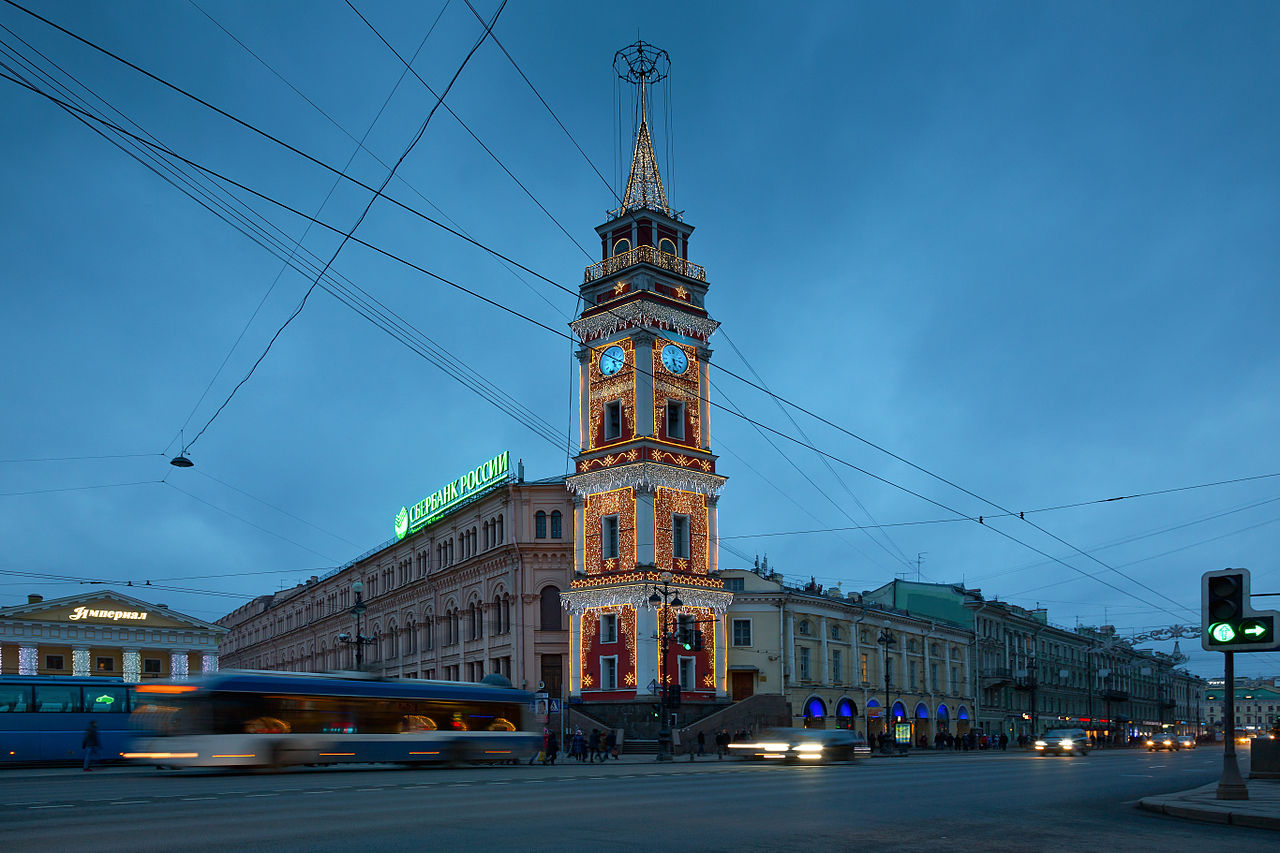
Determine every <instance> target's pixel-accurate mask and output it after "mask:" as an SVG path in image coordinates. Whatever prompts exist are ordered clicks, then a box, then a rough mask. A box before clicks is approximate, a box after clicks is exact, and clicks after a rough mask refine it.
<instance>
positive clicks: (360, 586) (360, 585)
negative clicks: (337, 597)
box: [351, 580, 364, 595]
mask: <svg viewBox="0 0 1280 853" xmlns="http://www.w3.org/2000/svg"><path fill="white" fill-rule="evenodd" d="M351 591H352V592H354V593H355V594H356V595H359V594H360V593H362V592H364V581H360V580H357V581H353V582H352V584H351Z"/></svg>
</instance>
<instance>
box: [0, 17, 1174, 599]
mask: <svg viewBox="0 0 1280 853" xmlns="http://www.w3.org/2000/svg"><path fill="white" fill-rule="evenodd" d="M5 2H6V3H9V4H10V5H14V6H17V4H16V3H13V0H5ZM18 8H21V7H18ZM24 11H25V10H24ZM37 17H38V16H37ZM42 20H43V19H42ZM55 26H56V25H55ZM59 29H62V28H61V27H59ZM77 38H79V37H77ZM99 49H100V50H103V49H102V48H99ZM104 52H106V51H105V50H104ZM126 62H127V61H126ZM143 73H146V72H143ZM5 76H6V79H9V80H11V81H12V82H15V83H17V84H19V85H24V86H25V87H26V88H29V89H31V91H34V92H36V93H37V94H40V95H41V96H43V97H46V98H49V99H51V100H54V101H56V100H57V99H56V98H53V97H52V96H50V95H48V94H47V93H44V92H41V91H40V90H38V89H36V88H34V87H31V86H26V85H25V84H24V83H23V82H22V81H21V80H18V79H16V78H14V77H9V76H7V75H5ZM149 76H152V75H149ZM166 85H169V86H171V87H172V84H167V83H166ZM174 88H175V89H176V87H174ZM214 109H216V108H214ZM220 112H221V111H220ZM237 121H238V120H237ZM117 129H118V130H119V131H120V132H123V133H126V134H127V133H128V131H125V130H123V128H117ZM257 132H259V133H263V134H264V135H266V134H265V132H263V131H257ZM129 135H131V136H134V137H135V138H138V137H136V135H135V134H129ZM141 141H143V142H144V144H148V145H152V146H155V143H150V142H147V141H146V140H141ZM286 145H287V144H286ZM155 147H157V148H159V147H161V146H155ZM288 147H290V148H291V150H294V151H297V149H292V147H291V146H288ZM165 153H166V154H167V155H168V156H171V157H174V158H176V159H179V160H182V161H183V162H185V163H187V164H188V165H191V166H193V167H194V168H198V169H200V170H201V171H203V172H206V173H207V174H209V175H212V176H214V177H217V178H219V179H220V180H223V181H226V182H227V183H229V184H231V185H233V186H236V187H238V188H240V189H242V190H244V191H245V192H248V193H250V194H252V195H254V196H257V197H259V198H262V199H263V200H266V201H268V202H270V203H272V204H275V205H277V206H279V207H281V208H282V209H285V210H287V211H289V212H291V213H293V214H295V215H297V216H300V217H303V218H308V219H312V221H315V222H317V224H320V225H321V226H322V227H325V228H327V229H329V230H332V231H335V232H336V233H340V234H343V233H345V232H343V231H341V230H340V229H337V228H336V227H334V226H330V225H328V224H327V223H324V222H321V221H319V220H318V219H315V218H314V217H308V216H307V214H305V213H303V212H302V211H300V210H298V209H296V208H293V207H291V206H289V205H287V204H285V203H284V202H281V201H279V200H277V199H275V198H272V197H270V196H267V195H265V194H264V193H260V192H258V191H256V190H253V189H251V188H250V187H248V186H246V185H244V184H242V183H239V182H237V181H235V180H234V179H231V178H230V177H228V176H226V175H224V174H222V173H219V172H217V171H215V170H212V169H210V168H208V167H205V166H201V165H200V164H198V163H195V162H194V161H192V160H189V159H188V158H185V157H182V156H181V155H178V154H177V153H176V152H173V151H170V150H167V149H165ZM302 156H307V155H302ZM309 159H312V160H314V158H309ZM315 162H317V163H319V162H320V161H315ZM320 165H325V164H322V163H321V164H320ZM325 167H326V168H329V169H332V167H328V166H325ZM344 177H347V178H348V180H351V181H353V182H354V183H357V184H359V183H360V182H358V181H356V180H355V179H354V178H350V177H349V176H344ZM375 192H376V191H375ZM383 197H384V198H388V197H386V196H383ZM388 201H391V202H392V203H393V204H396V205H397V206H399V207H401V208H403V209H405V210H407V211H409V212H411V213H413V214H415V215H417V216H419V217H420V218H422V219H424V220H426V221H430V222H433V223H435V224H437V225H438V226H439V227H441V228H445V229H446V230H450V231H452V229H448V228H447V226H444V225H440V224H439V223H436V222H435V220H433V219H431V218H430V217H428V216H427V215H426V214H423V213H421V212H420V211H415V210H413V209H412V208H409V207H408V206H407V205H404V204H403V203H400V202H396V201H395V200H394V199H390V198H388ZM453 233H457V232H453ZM458 236H460V237H462V238H463V239H466V240H467V241H468V242H472V243H475V244H476V245H478V246H480V247H481V248H483V249H485V250H486V251H489V252H492V253H494V254H496V255H499V256H500V257H503V258H505V259H506V260H508V261H510V262H511V263H513V264H516V265H517V266H520V268H522V269H525V270H526V271H528V272H530V273H531V274H533V275H537V276H538V277H539V278H543V279H545V277H544V276H541V275H539V274H537V273H535V272H533V271H532V270H529V269H528V268H527V267H524V266H523V265H520V264H518V263H517V262H515V261H512V260H511V259H510V258H506V256H503V255H501V254H500V253H498V252H496V250H493V249H490V248H488V247H485V246H482V245H481V244H479V243H477V241H474V240H471V239H470V238H467V237H465V236H464V235H458ZM347 239H348V240H350V241H352V242H356V243H359V244H361V245H364V246H366V247H368V248H370V249H372V250H373V251H375V252H377V253H379V254H382V255H384V256H386V257H388V258H391V259H393V260H396V261H397V262H399V263H402V264H404V265H406V266H409V267H410V268H412V269H416V270H418V271H419V272H421V273H423V274H425V275H428V276H430V277H432V278H435V279H436V280H438V281H441V282H442V283H445V284H447V285H449V286H451V287H454V288H456V289H459V290H462V291H464V292H466V293H469V294H471V295H472V296H474V297H476V298H477V299H480V300H481V301H483V302H485V303H487V304H489V305H492V306H494V307H496V308H498V309H499V310H502V311H505V312H507V313H511V314H513V315H516V316H520V317H523V318H524V319H526V320H527V321H528V322H530V323H532V324H534V325H537V326H539V327H541V328H543V329H546V330H547V331H550V332H552V334H557V335H561V336H565V337H567V336H566V335H564V333H562V332H560V331H559V330H557V329H553V328H551V327H549V326H547V325H546V324H544V323H541V322H540V321H538V320H535V319H534V318H532V317H529V316H527V315H524V314H522V313H521V312H518V311H516V310H515V309H512V308H509V307H507V306H505V305H501V304H500V303H497V302H495V301H494V300H492V299H489V298H488V297H485V296H483V295H481V294H479V293H477V292H475V291H473V290H470V289H469V288H466V287H464V286H462V285H460V284H458V283H456V282H452V281H450V280H448V279H445V278H444V277H443V276H439V275H437V274H435V273H433V272H431V271H429V270H427V269H425V268H423V267H421V266H418V265H416V264H413V263H412V262H410V261H408V260H406V259H404V258H401V257H399V256H397V255H395V254H393V253H391V252H389V251H386V250H384V249H381V248H379V247H377V246H374V245H372V244H370V243H368V242H366V241H363V240H360V239H359V238H356V237H354V236H351V235H347ZM545 280H547V281H550V280H549V279H545ZM551 283H552V284H553V285H555V286H558V287H559V286H560V285H558V284H556V283H555V282H551ZM722 372H725V373H727V374H729V375H731V376H734V377H735V378H738V379H739V380H740V381H744V382H746V383H747V384H749V385H753V387H754V383H751V382H750V381H749V380H745V379H743V378H742V377H740V376H738V375H737V374H734V373H732V372H731V371H727V370H726V371H722ZM761 390H764V389H761ZM765 393H767V392H765ZM708 402H709V403H710V405H713V406H717V407H719V406H718V404H716V403H714V402H711V401H708ZM784 402H787V403H788V404H789V405H791V406H793V407H795V408H797V409H798V410H799V411H801V412H804V413H806V414H809V415H810V416H812V417H815V418H816V419H818V420H820V421H822V422H824V423H828V424H830V425H831V426H833V427H835V428H837V429H839V430H840V431H842V432H845V433H846V434H848V435H850V436H852V437H854V438H856V439H857V440H859V441H862V442H863V443H866V444H868V445H869V446H872V447H876V448H877V449H880V450H881V451H882V452H884V453H886V454H887V455H890V456H893V457H894V458H896V459H899V460H900V461H902V462H904V464H908V465H910V466H911V467H913V468H916V469H917V470H920V471H921V472H923V473H926V474H929V476H931V477H933V478H935V479H939V480H940V481H942V482H946V483H948V484H949V485H952V486H953V487H955V488H957V489H959V490H960V491H963V492H965V493H966V494H970V495H971V496H973V497H975V498H978V499H979V500H983V501H984V502H986V503H988V504H990V505H992V506H996V507H997V508H998V509H1002V510H1003V511H1004V512H1006V513H1010V511H1009V510H1006V509H1003V508H1002V507H1000V506H999V505H998V504H995V503H993V502H990V501H987V500H986V499H984V498H981V497H980V496H977V495H975V494H973V493H972V492H968V491H967V490H965V489H963V488H962V487H959V486H956V485H955V484H954V483H950V481H948V480H945V478H941V477H940V476H939V475H935V474H932V472H929V471H927V469H924V468H922V467H921V466H919V465H916V464H915V463H911V462H909V461H908V460H905V459H902V458H901V457H898V456H896V455H895V454H893V453H892V452H891V451H887V450H884V449H883V448H880V447H879V446H878V445H875V444H874V443H873V442H870V441H868V440H867V439H864V438H862V437H860V436H857V435H856V434H854V433H852V432H850V431H849V430H846V429H844V428H842V427H839V426H838V425H835V424H832V423H831V422H830V421H828V420H826V419H824V418H822V417H821V416H818V415H815V414H814V413H812V412H810V411H809V410H808V409H805V408H804V407H801V406H798V405H797V404H795V403H791V402H790V401H785V400H784ZM719 408H723V407H719ZM739 417H743V416H740V415H739ZM748 420H749V419H748ZM762 426H763V425H762ZM765 428H766V429H768V430H769V431H770V432H773V433H774V434H776V435H778V436H780V437H783V438H785V439H787V440H788V441H792V442H794V443H796V444H800V445H802V446H805V447H809V449H811V450H813V451H814V452H816V453H819V454H822V455H825V456H827V457H828V458H830V459H832V460H835V461H839V462H840V463H841V464H843V465H845V466H847V467H850V468H852V469H854V470H856V471H859V472H860V473H863V474H864V475H866V476H869V477H871V478H872V479H875V480H877V481H879V482H882V483H884V484H886V485H889V486H892V487H893V488H896V489H899V490H900V491H903V492H905V493H908V494H911V495H913V496H915V497H917V498H919V499H921V500H924V501H926V502H928V503H931V504H933V505H935V506H938V507H940V508H942V509H945V510H947V511H948V512H953V513H955V514H957V515H960V516H962V517H966V518H970V519H972V520H977V521H978V522H979V523H982V517H981V516H978V517H977V518H976V519H975V518H974V517H973V516H970V515H967V514H966V513H962V512H960V511H959V510H956V509H953V508H951V507H948V506H947V505H945V504H943V503H941V502H939V501H935V500H933V499H931V498H928V497H926V496H924V495H922V494H920V493H919V492H916V491H914V490H912V489H909V488H907V487H905V486H902V485H901V484H898V483H894V482H892V481H890V480H888V479H886V478H884V477H881V476H879V475H877V474H874V473H872V472H870V471H868V470H867V469H865V468H862V467H860V466H858V465H855V464H854V463H851V462H848V461H847V460H844V459H840V458H839V457H836V456H834V455H832V454H829V453H826V452H825V451H822V450H820V449H818V448H816V447H813V446H812V445H808V444H806V443H805V442H804V441H802V440H800V439H796V438H794V437H793V436H789V435H787V434H785V433H782V432H780V431H778V430H774V429H773V428H771V427H765ZM1010 514H1011V513H1010ZM986 526H987V527H988V528H990V529H991V530H993V531H995V532H996V533H997V534H999V535H1000V536H1002V537H1004V538H1007V539H1009V540H1010V541H1013V542H1016V543H1018V544H1021V545H1023V546H1024V547H1026V548H1028V549H1029V550H1032V551H1034V552H1036V553H1039V554H1041V555H1043V556H1045V557H1047V558H1049V559H1051V560H1053V561H1054V562H1058V563H1060V564H1061V565H1063V566H1065V567H1067V568H1070V569H1071V570H1072V571H1076V572H1078V573H1080V574H1084V575H1085V576H1087V577H1093V576H1091V575H1088V573H1086V572H1084V571H1083V570H1082V569H1079V568H1078V567H1076V566H1073V565H1071V564H1069V563H1066V562H1065V561H1063V560H1061V559H1060V558H1056V557H1053V556H1052V555H1050V554H1048V553H1047V552H1045V551H1043V550H1041V549H1039V548H1037V547H1035V546H1033V545H1031V544H1029V543H1026V542H1023V541H1022V540H1019V539H1017V538H1016V537H1014V536H1012V535H1011V534H1009V533H1007V532H1005V531H1002V530H999V529H998V528H996V527H994V526H992V525H986ZM1033 527H1036V529H1038V530H1040V532H1042V533H1044V534H1045V535H1047V536H1049V537H1050V538H1053V539H1055V541H1059V542H1061V543H1062V544H1064V545H1066V546H1067V547H1070V548H1072V549H1073V550H1076V551H1077V552H1079V553H1081V554H1082V555H1083V556H1086V557H1088V558H1090V559H1093V560H1095V561H1096V562H1101V561H1098V560H1097V559H1096V558H1093V557H1090V555H1088V554H1085V553H1084V552H1081V551H1079V549H1077V548H1075V546H1072V545H1071V544H1070V543H1068V542H1065V540H1062V539H1061V538H1060V537H1056V536H1054V535H1053V534H1052V533H1050V532H1049V531H1046V530H1044V529H1043V528H1040V527H1039V526H1037V525H1034V524H1033ZM1103 565H1104V566H1105V564H1103ZM1108 568H1110V567H1108ZM1113 571H1114V569H1113ZM1117 574H1121V575H1122V577H1125V579H1126V580H1129V581H1130V582H1131V583H1134V584H1135V585H1137V586H1141V587H1143V588H1145V589H1147V590H1148V591H1150V592H1153V593H1154V594H1156V595H1158V596H1159V597H1161V598H1165V599H1167V600H1169V601H1170V602H1171V603H1173V604H1175V605H1177V602H1175V601H1173V600H1172V599H1169V598H1168V596H1166V595H1164V594H1163V593H1160V592H1158V591H1156V590H1153V589H1151V588H1150V587H1147V586H1146V585H1145V584H1142V583H1141V582H1139V581H1136V580H1134V579H1132V578H1129V577H1127V576H1124V575H1123V573H1119V572H1117ZM1099 582H1101V583H1103V585H1105V586H1108V587H1110V588H1112V589H1115V590H1116V591H1118V592H1121V593H1122V594H1125V595H1130V596H1133V597H1135V598H1136V597H1137V595H1136V593H1132V592H1131V591H1128V590H1124V589H1122V588H1121V587H1117V586H1115V585H1114V584H1111V583H1108V582H1106V581H1101V580H1099ZM1156 606H1160V605H1156ZM1162 609H1163V608H1162Z"/></svg>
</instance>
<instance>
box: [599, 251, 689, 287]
mask: <svg viewBox="0 0 1280 853" xmlns="http://www.w3.org/2000/svg"><path fill="white" fill-rule="evenodd" d="M636 264H652V265H653V266H655V267H661V268H662V269H664V270H669V271H671V272H673V273H677V274H679V275H682V276H684V277H685V278H691V279H693V280H695V281H706V280H707V271H706V270H705V269H703V268H702V267H700V266H698V265H697V264H695V263H692V262H691V261H686V260H685V259H684V258H679V257H676V256H675V255H673V254H671V253H670V252H663V251H660V250H658V249H655V248H654V247H653V246H636V247H635V248H634V249H629V250H627V251H625V252H623V253H621V254H618V255H614V256H613V257H611V258H605V259H604V260H603V261H600V262H599V263H594V264H592V265H591V266H589V267H587V270H586V272H585V273H584V274H583V279H582V283H583V284H590V283H591V282H593V281H596V280H598V279H602V278H604V277H605V276H607V275H612V274H613V273H615V272H619V271H621V270H624V269H626V268H627V267H630V266H634V265H636Z"/></svg>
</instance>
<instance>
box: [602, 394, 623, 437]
mask: <svg viewBox="0 0 1280 853" xmlns="http://www.w3.org/2000/svg"><path fill="white" fill-rule="evenodd" d="M619 438H622V401H621V400H611V401H609V402H608V403H605V404H604V440H605V441H616V440H617V439H619Z"/></svg>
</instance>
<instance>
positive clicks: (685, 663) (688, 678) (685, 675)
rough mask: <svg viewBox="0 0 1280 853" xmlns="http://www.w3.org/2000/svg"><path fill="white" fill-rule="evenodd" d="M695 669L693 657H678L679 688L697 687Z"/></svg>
mask: <svg viewBox="0 0 1280 853" xmlns="http://www.w3.org/2000/svg"><path fill="white" fill-rule="evenodd" d="M697 686H698V684H697V670H696V669H695V659H694V658H686V657H682V658H680V689H681V690H695V689H697Z"/></svg>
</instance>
